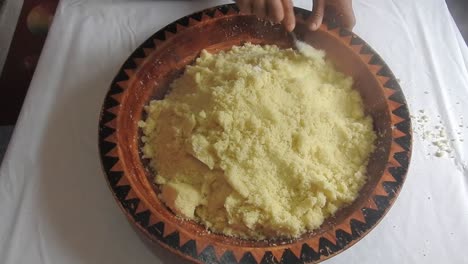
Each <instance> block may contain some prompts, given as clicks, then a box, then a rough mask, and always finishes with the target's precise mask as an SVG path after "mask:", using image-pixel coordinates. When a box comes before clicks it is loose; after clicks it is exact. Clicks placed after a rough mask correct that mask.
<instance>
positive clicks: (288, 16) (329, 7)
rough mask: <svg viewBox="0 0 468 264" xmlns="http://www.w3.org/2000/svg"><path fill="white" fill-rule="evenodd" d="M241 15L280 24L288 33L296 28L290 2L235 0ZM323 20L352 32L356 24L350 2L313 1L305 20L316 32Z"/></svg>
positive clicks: (287, 0)
mask: <svg viewBox="0 0 468 264" xmlns="http://www.w3.org/2000/svg"><path fill="white" fill-rule="evenodd" d="M236 2H237V5H238V6H239V9H240V11H241V12H242V13H245V14H255V15H257V16H258V17H260V18H265V19H268V20H270V21H272V22H274V23H282V24H283V25H284V27H285V28H286V29H287V30H288V31H292V30H293V29H294V27H295V26H296V19H295V17H294V11H293V4H292V0H236ZM324 19H328V20H334V21H336V22H337V23H338V24H339V25H341V26H342V27H344V28H347V29H349V30H352V29H353V27H354V25H355V24H356V19H355V17H354V12H353V6H352V0H313V9H312V15H311V16H310V17H309V18H308V19H307V25H308V26H309V29H311V30H317V29H318V28H319V27H320V25H321V24H322V21H323V20H324Z"/></svg>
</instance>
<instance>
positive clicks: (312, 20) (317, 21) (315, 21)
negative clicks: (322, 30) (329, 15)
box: [307, 0, 325, 31]
mask: <svg viewBox="0 0 468 264" xmlns="http://www.w3.org/2000/svg"><path fill="white" fill-rule="evenodd" d="M324 13H325V0H314V6H313V9H312V15H311V16H310V17H309V18H308V19H307V24H308V25H309V29H310V30H314V31H315V30H317V29H318V28H319V27H320V25H321V24H322V21H323V15H324Z"/></svg>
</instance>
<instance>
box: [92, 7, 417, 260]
mask: <svg viewBox="0 0 468 264" xmlns="http://www.w3.org/2000/svg"><path fill="white" fill-rule="evenodd" d="M295 14H296V17H297V20H298V21H304V19H305V18H306V17H307V16H308V15H309V14H310V12H309V11H306V10H303V9H295ZM295 32H296V36H297V38H298V39H301V40H303V41H305V42H307V43H309V44H311V45H313V46H315V47H317V48H320V49H324V50H325V51H326V52H327V56H328V58H329V59H330V60H332V61H333V62H334V63H335V64H336V67H337V68H338V69H339V70H340V71H342V72H344V73H346V74H348V75H351V76H352V77H353V78H354V80H355V84H354V88H355V89H356V90H358V91H359V92H360V94H361V96H362V97H363V100H364V104H365V108H366V111H367V113H368V114H370V115H371V116H372V117H373V119H374V129H375V130H376V132H377V133H378V135H379V136H378V140H377V149H376V151H375V152H374V153H373V154H372V157H371V159H370V162H369V166H368V177H369V180H368V182H367V184H366V185H365V186H364V188H363V189H362V191H361V192H360V195H359V197H358V199H357V200H356V201H355V202H354V203H352V204H351V205H349V206H348V207H346V208H343V209H340V210H339V211H338V212H337V214H336V216H335V217H333V218H330V219H327V220H326V221H325V222H324V224H323V225H322V226H321V227H320V228H319V229H318V230H315V231H314V232H312V233H307V234H304V235H303V236H301V237H300V238H298V239H295V240H292V241H291V240H281V239H280V240H276V241H247V240H241V239H236V238H232V237H226V236H222V235H219V234H213V233H210V232H207V231H206V230H205V229H204V228H203V227H202V226H200V225H198V224H196V223H194V222H192V221H183V220H181V219H179V218H177V217H176V216H175V215H174V214H173V213H171V211H169V210H168V209H167V208H166V207H165V206H164V204H163V203H161V201H160V200H159V199H158V197H157V192H158V191H157V188H156V186H155V185H154V184H153V182H152V178H153V176H152V175H150V173H149V172H148V170H147V169H146V164H145V161H144V160H142V159H141V153H140V147H141V142H140V133H141V132H140V131H139V129H138V126H137V122H138V121H139V120H140V119H141V118H142V116H143V111H142V110H143V106H144V105H145V104H147V103H148V102H149V100H151V99H162V98H163V97H164V94H165V93H166V91H167V88H168V84H169V83H170V82H171V81H172V80H173V79H174V78H175V77H176V76H177V75H179V74H180V73H181V72H182V71H183V70H184V67H185V66H186V65H187V64H189V63H191V62H192V61H193V60H194V59H195V58H196V57H197V56H198V54H199V52H200V51H201V50H202V49H208V50H210V51H211V52H216V51H219V50H225V49H229V48H231V46H232V45H240V44H242V43H244V42H252V43H258V44H276V45H278V46H281V47H292V39H291V37H290V35H289V34H287V32H286V31H285V30H284V29H283V28H282V27H281V26H279V25H271V24H270V23H266V22H263V21H260V20H258V19H257V18H255V17H254V16H246V15H241V14H239V12H238V9H237V8H236V6H235V5H223V6H218V7H215V8H211V9H207V10H204V11H202V12H198V13H195V14H193V15H190V16H187V17H184V18H181V19H179V20H177V21H176V22H174V23H172V24H170V25H168V26H166V27H165V28H163V29H161V30H160V31H158V32H157V33H156V34H154V35H153V36H151V37H150V38H149V39H148V40H147V41H145V42H144V43H143V44H142V45H141V46H140V47H139V48H138V49H137V50H136V51H135V52H133V54H132V55H131V56H130V58H129V59H128V60H127V61H126V62H125V64H124V65H123V66H122V68H121V69H120V71H119V73H118V74H117V76H116V77H115V79H114V81H113V82H112V85H111V87H110V90H109V92H108V94H107V96H106V99H105V101H104V105H103V108H102V113H101V117H100V123H99V148H100V154H101V159H102V165H103V169H104V172H105V175H106V178H107V181H108V183H109V186H110V189H111V190H112V193H113V195H114V197H115V199H116V201H117V203H118V204H119V205H120V207H121V208H122V210H123V212H124V213H125V215H126V216H127V217H128V219H129V221H130V222H131V223H132V225H133V226H134V227H135V228H136V230H137V231H138V233H140V234H141V235H142V236H143V237H144V238H145V240H147V241H148V242H149V243H150V246H151V247H158V246H163V247H165V248H167V249H169V250H170V251H172V252H174V253H176V254H178V255H180V256H183V257H185V258H187V259H189V260H192V261H195V262H203V263H278V262H280V263H300V262H316V261H321V260H324V259H327V258H330V257H331V256H333V255H335V254H337V253H339V252H341V251H343V250H344V249H346V248H348V247H350V246H351V245H353V244H354V243H356V241H358V240H359V239H361V238H362V237H363V236H365V235H366V234H367V233H368V232H369V231H370V230H371V229H372V228H373V227H374V226H375V225H376V224H377V223H378V222H379V220H381V219H382V217H383V216H384V215H385V213H386V212H387V210H388V209H389V208H390V206H391V205H392V204H393V202H394V200H395V198H396V196H397V195H398V193H399V191H400V189H401V187H402V184H403V181H404V179H405V174H406V172H407V170H408V163H409V160H410V151H411V131H410V130H411V129H410V127H411V126H410V119H409V115H408V108H407V105H406V102H405V99H404V96H403V94H402V91H401V89H400V87H399V84H398V82H397V80H396V79H395V77H394V76H393V74H392V73H391V71H390V69H389V68H388V67H387V65H385V63H384V62H383V61H382V59H381V58H380V57H379V55H377V54H376V53H375V52H374V51H373V50H372V49H371V48H370V47H369V46H368V45H367V44H366V43H365V42H364V41H363V40H361V39H360V38H359V37H358V36H356V35H355V34H353V33H351V32H349V31H347V30H344V29H341V28H339V27H337V26H336V25H334V24H333V23H328V24H324V25H322V26H321V27H320V29H319V30H318V31H317V32H309V31H307V30H306V28H305V26H303V25H302V24H301V23H299V24H298V26H297V28H296V30H295ZM317 100H320V98H318V99H317ZM310 103H314V102H310Z"/></svg>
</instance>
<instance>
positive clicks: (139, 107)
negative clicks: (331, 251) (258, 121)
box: [116, 15, 392, 247]
mask: <svg viewBox="0 0 468 264" xmlns="http://www.w3.org/2000/svg"><path fill="white" fill-rule="evenodd" d="M295 32H296V36H297V38H298V39H300V40H303V41H305V42H307V43H309V44H311V45H312V46H314V47H316V48H319V49H323V50H325V52H326V53H327V59H329V60H330V61H332V62H333V63H334V64H335V66H336V68H337V69H338V70H339V71H341V72H343V73H345V74H347V75H350V76H352V77H353V79H354V89H356V90H357V91H359V93H360V94H361V96H362V98H363V100H364V105H365V110H366V113H367V114H369V115H371V116H372V118H373V120H374V129H375V131H376V132H377V135H378V139H377V141H376V150H375V151H374V152H373V153H372V156H371V158H370V161H369V165H368V170H367V171H368V182H367V183H366V185H365V186H364V187H363V189H362V190H361V192H360V195H359V197H358V199H357V200H355V201H354V202H353V203H352V204H351V205H349V206H347V207H345V208H342V209H340V210H339V211H338V212H337V213H336V215H335V216H334V217H332V218H329V219H326V221H325V222H324V223H323V225H322V226H321V227H320V228H319V229H317V230H315V231H314V232H311V233H306V234H304V235H303V236H302V237H300V238H298V239H296V240H295V241H300V240H304V239H308V238H310V237H312V236H316V235H319V234H323V233H324V232H327V231H328V230H330V229H333V227H334V226H335V225H337V224H339V223H340V222H342V221H344V220H345V219H347V218H348V217H349V216H350V215H351V214H352V213H353V212H354V211H356V210H360V208H361V207H362V205H363V203H365V202H366V201H368V200H369V199H370V194H371V192H372V190H373V189H374V188H375V186H376V184H377V183H378V181H379V180H380V178H381V177H382V174H383V172H384V169H385V166H386V164H387V160H388V157H389V153H390V145H391V141H392V138H391V135H392V133H391V131H392V130H391V119H390V112H389V106H388V105H387V101H386V99H385V94H384V91H383V89H382V87H381V85H380V84H379V81H378V79H377V78H376V77H375V75H374V74H373V73H372V72H371V71H370V69H369V67H368V65H367V64H366V62H364V61H363V60H362V57H360V56H359V54H357V53H356V52H354V51H353V50H352V48H351V47H350V46H349V45H346V44H345V43H344V42H343V41H342V40H340V39H339V38H338V37H337V36H335V35H333V34H331V33H330V32H329V31H327V30H326V29H324V28H323V27H322V28H321V29H320V30H318V31H316V32H310V31H308V30H307V29H306V26H305V25H303V24H298V25H297V28H296V29H295ZM165 38H166V39H165V40H164V41H161V42H158V41H156V43H155V44H156V47H157V48H156V49H154V50H148V52H147V54H146V56H145V57H144V58H142V59H135V63H136V64H137V65H138V68H137V70H136V71H135V72H129V73H128V74H129V75H131V77H130V79H129V81H128V82H127V83H126V92H125V93H124V94H123V95H122V98H121V110H120V114H119V115H118V116H117V125H116V126H117V133H116V134H117V138H118V142H119V151H120V156H121V159H122V166H123V170H124V171H126V173H127V175H129V181H130V184H131V185H132V188H133V189H134V191H135V192H136V193H137V195H138V196H139V197H140V198H141V199H142V200H144V202H145V203H146V204H147V205H148V207H149V209H150V210H151V212H152V213H154V214H157V215H159V216H160V217H161V218H162V219H165V220H166V221H168V222H172V223H175V225H176V226H177V227H178V228H179V230H180V232H182V233H186V234H188V235H191V236H207V237H209V239H210V240H212V241H215V242H216V243H220V244H231V245H243V246H248V247H268V246H270V245H277V244H284V243H290V242H291V241H289V240H285V239H279V240H278V241H248V240H241V239H236V238H232V237H226V236H223V235H218V234H212V233H208V232H206V231H205V229H204V228H203V227H202V226H200V225H198V224H196V223H194V222H192V221H184V220H181V219H179V218H177V217H175V216H174V215H173V213H172V212H171V211H169V210H168V209H167V208H166V207H165V206H164V204H163V203H162V202H161V201H160V200H159V199H158V197H157V192H158V190H157V188H156V186H155V185H154V184H153V175H152V174H151V173H150V171H149V170H148V168H147V162H146V161H145V160H143V159H142V158H141V151H140V148H141V142H140V136H141V131H139V129H138V125H137V122H138V121H139V120H141V119H142V118H144V111H143V107H144V106H145V105H146V104H147V103H148V102H149V101H150V100H152V99H163V98H164V95H165V94H166V92H167V90H168V87H169V84H170V83H171V82H172V81H173V80H174V79H175V78H176V77H177V76H179V75H180V74H181V73H182V72H183V70H184V67H185V66H186V65H187V64H190V63H192V62H193V61H194V59H195V58H196V57H197V56H198V55H199V53H200V51H201V50H203V49H207V50H208V51H210V52H217V51H220V50H227V49H230V48H231V47H232V46H233V45H242V44H243V43H245V42H251V43H255V44H275V45H278V46H280V47H282V48H289V47H292V46H293V40H292V38H291V36H290V35H289V34H288V33H287V32H286V31H285V30H284V29H283V28H282V27H281V26H279V25H272V24H270V23H268V22H264V21H262V20H259V19H257V18H256V17H253V16H244V15H237V16H226V17H220V18H218V19H212V20H208V21H207V22H205V23H200V24H198V25H195V26H191V27H188V28H185V29H183V30H181V31H179V32H178V33H177V34H174V35H167V34H166V36H165ZM311 103H313V102H311Z"/></svg>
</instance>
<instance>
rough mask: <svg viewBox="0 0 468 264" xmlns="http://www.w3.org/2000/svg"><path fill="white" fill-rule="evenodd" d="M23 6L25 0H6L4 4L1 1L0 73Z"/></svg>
mask: <svg viewBox="0 0 468 264" xmlns="http://www.w3.org/2000/svg"><path fill="white" fill-rule="evenodd" d="M22 7H23V0H4V1H3V4H1V1H0V74H1V73H2V70H3V65H4V64H5V61H6V58H7V55H8V50H9V49H10V43H11V40H12V39H13V34H14V33H15V29H16V23H17V22H18V18H19V15H20V13H21V8H22Z"/></svg>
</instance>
